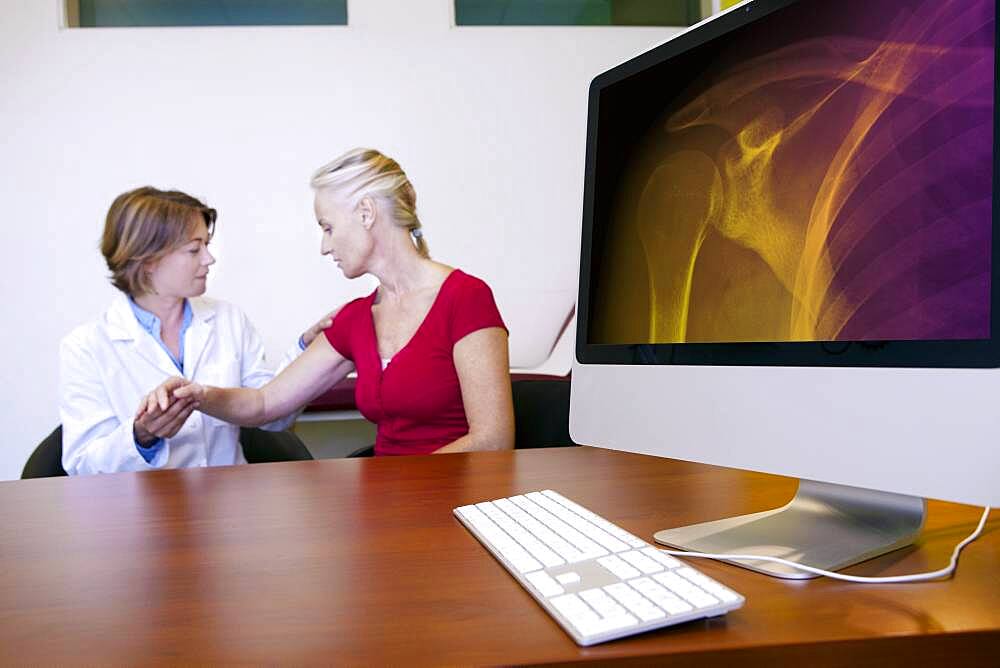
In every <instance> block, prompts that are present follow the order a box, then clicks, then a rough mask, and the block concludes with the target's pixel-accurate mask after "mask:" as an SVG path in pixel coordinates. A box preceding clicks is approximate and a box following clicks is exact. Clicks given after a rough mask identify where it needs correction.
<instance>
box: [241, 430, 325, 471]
mask: <svg viewBox="0 0 1000 668" xmlns="http://www.w3.org/2000/svg"><path fill="white" fill-rule="evenodd" d="M240 445H242V446H243V456H244V457H246V460H247V463H248V464H264V463H266V462H295V461H302V460H309V459H312V458H313V456H312V453H310V452H309V448H307V447H306V446H305V444H304V443H303V442H302V441H301V440H300V439H299V437H298V436H296V435H295V434H293V433H292V432H290V431H267V430H264V429H256V428H254V427H241V428H240Z"/></svg>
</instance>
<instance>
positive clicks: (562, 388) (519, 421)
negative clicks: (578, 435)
mask: <svg viewBox="0 0 1000 668" xmlns="http://www.w3.org/2000/svg"><path fill="white" fill-rule="evenodd" d="M569 383H570V381H569V379H561V378H560V379H553V380H515V381H513V382H512V383H511V392H512V394H513V398H514V447H515V448H518V449H522V448H547V447H558V446H565V445H577V444H576V443H574V442H573V439H572V438H570V436H569V387H570V385H569Z"/></svg>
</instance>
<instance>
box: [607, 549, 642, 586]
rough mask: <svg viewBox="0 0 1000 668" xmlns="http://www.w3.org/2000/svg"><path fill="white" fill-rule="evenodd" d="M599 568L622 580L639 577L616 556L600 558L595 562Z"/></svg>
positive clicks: (637, 573) (633, 569)
mask: <svg viewBox="0 0 1000 668" xmlns="http://www.w3.org/2000/svg"><path fill="white" fill-rule="evenodd" d="M597 563H599V564H600V565H601V566H604V567H605V568H606V569H608V570H609V571H611V572H612V573H614V574H615V575H617V576H618V577H620V578H621V579H622V580H628V579H630V578H637V577H639V575H640V573H639V571H637V570H636V569H635V568H633V567H632V566H629V565H628V564H627V563H625V562H624V561H622V560H621V559H620V558H619V557H618V555H615V554H612V555H609V556H607V557H601V558H600V559H598V560H597Z"/></svg>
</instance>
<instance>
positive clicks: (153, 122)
mask: <svg viewBox="0 0 1000 668" xmlns="http://www.w3.org/2000/svg"><path fill="white" fill-rule="evenodd" d="M61 6H62V2H61V1H60V0H0V128H2V133H3V135H2V136H3V144H2V150H0V194H2V202H3V212H4V214H5V220H4V221H3V223H4V228H3V229H4V234H3V240H4V243H3V246H2V250H0V253H2V254H3V257H4V261H3V262H2V264H0V286H2V288H0V290H2V298H3V300H2V304H0V308H2V312H3V313H4V316H3V318H4V326H3V327H2V329H0V350H2V351H3V354H4V355H5V357H6V359H7V363H6V368H7V373H6V374H5V376H6V378H5V382H4V383H3V384H2V386H0V406H2V408H0V411H2V412H0V424H2V427H0V435H2V439H0V479H12V478H16V477H18V476H19V475H20V470H21V467H22V465H23V463H24V461H25V460H26V458H27V456H28V455H29V454H30V452H31V450H32V449H33V448H34V446H35V445H36V444H37V443H38V441H39V440H40V439H41V438H42V437H43V436H44V435H45V434H47V433H48V431H49V430H51V429H52V428H53V427H54V426H55V425H56V424H57V423H58V411H57V397H56V384H57V350H58V341H59V339H60V338H61V337H62V336H63V335H64V334H65V333H66V332H68V331H69V330H70V329H71V328H72V327H73V326H74V325H76V324H78V323H80V322H83V321H85V320H87V319H90V318H92V317H94V316H95V315H97V314H98V313H99V312H100V311H101V310H102V309H103V308H104V307H105V306H106V304H107V303H108V301H109V299H110V298H111V296H112V292H113V289H112V288H111V287H110V286H109V284H108V283H107V281H106V278H105V276H106V268H105V267H104V265H103V261H102V258H101V257H100V254H99V253H98V251H97V248H96V244H97V240H98V237H99V234H100V231H101V226H102V223H103V216H104V214H105V212H106V211H107V207H108V205H109V204H110V202H111V200H112V199H113V198H114V197H115V196H116V195H117V194H118V193H120V192H122V191H124V190H126V189H129V188H132V187H135V186H139V185H145V184H151V185H156V186H159V187H171V188H179V189H182V190H186V191H188V192H191V193H192V194H195V195H197V196H201V197H204V198H205V199H207V201H208V203H209V204H210V205H211V206H214V207H216V208H217V209H218V210H219V225H218V233H217V237H216V242H215V248H214V250H215V252H216V253H217V256H218V260H219V262H218V264H217V265H216V267H215V270H214V272H213V276H212V277H211V278H210V284H209V294H210V295H213V296H216V297H219V298H222V299H226V300H230V301H233V302H235V303H237V304H239V305H240V306H242V307H243V308H244V310H246V311H247V313H248V314H249V315H250V317H251V319H252V320H253V321H254V322H255V324H256V325H257V327H258V329H260V330H261V332H262V334H263V335H264V337H265V340H266V342H267V346H268V350H269V352H270V353H271V354H272V355H274V354H277V353H278V351H280V350H282V349H283V348H284V347H285V346H286V345H288V344H289V343H291V342H292V341H293V340H294V339H295V337H296V336H297V335H298V333H299V331H300V330H301V329H302V328H303V327H304V326H305V325H307V324H308V323H309V322H310V321H312V320H313V319H315V318H316V317H318V316H319V315H321V314H322V313H323V312H324V311H325V310H327V309H329V308H331V307H334V306H336V305H338V304H340V303H342V302H344V301H346V300H347V299H349V298H352V297H354V296H357V295H360V294H363V293H366V292H368V291H370V289H371V287H372V285H373V283H372V282H371V281H370V280H368V279H359V280H357V281H353V282H349V281H347V280H345V279H344V278H343V276H342V275H341V274H340V273H339V271H338V270H337V268H336V267H335V266H334V265H333V264H332V263H331V262H329V260H326V259H325V258H321V257H320V255H319V253H318V246H319V236H318V229H317V227H316V224H315V221H314V219H313V216H312V211H311V194H310V190H309V187H308V178H309V176H310V174H311V173H312V171H313V169H315V168H316V167H318V166H319V165H321V164H323V163H324V162H326V161H327V160H329V159H330V158H332V157H334V156H335V155H337V154H338V153H340V152H341V151H343V150H346V149H348V148H351V147H353V146H357V145H367V146H372V147H376V148H379V149H381V150H383V151H385V152H386V153H388V154H389V155H391V156H393V157H395V158H397V159H398V160H399V162H400V163H401V164H402V165H403V167H404V169H406V170H407V172H408V173H409V175H410V177H411V178H412V180H413V182H414V184H415V186H416V189H417V193H418V209H419V212H420V214H421V217H422V219H423V221H424V226H425V230H426V234H427V238H428V241H429V243H430V247H431V251H432V253H433V254H434V255H435V257H437V258H439V259H441V260H443V261H446V262H449V263H452V264H455V265H458V266H461V267H462V268H464V269H466V270H467V271H469V272H471V273H474V274H476V275H479V276H481V277H483V278H484V279H485V280H487V281H488V282H489V283H490V284H491V285H493V286H494V289H495V291H496V293H497V296H498V300H499V302H500V306H501V310H502V311H503V312H504V314H505V316H506V317H507V318H508V325H509V326H510V328H511V330H512V354H513V357H514V359H513V362H514V363H515V364H516V365H519V366H527V367H530V366H534V365H536V364H538V363H540V362H542V361H543V360H544V354H547V352H548V347H549V346H550V345H551V343H552V341H550V340H547V339H548V338H549V337H551V336H552V333H551V332H548V331H542V330H546V329H548V328H550V326H549V325H547V324H545V322H546V320H545V318H546V317H548V319H549V320H554V321H555V322H556V324H555V325H552V326H558V325H559V324H561V323H562V317H561V316H557V317H554V318H553V317H551V316H549V314H550V313H551V312H552V311H553V309H568V308H569V307H570V306H571V304H572V301H573V296H574V293H575V289H576V271H577V262H578V248H579V240H578V238H579V225H580V206H581V205H580V202H581V198H582V176H583V156H584V140H585V135H586V127H585V125H586V102H587V97H586V96H587V86H588V84H589V81H590V79H591V78H592V77H593V76H594V75H595V74H597V73H599V72H601V71H602V70H604V69H607V68H608V67H610V66H613V65H615V64H617V63H618V62H620V61H622V60H624V59H626V58H628V57H630V56H631V55H634V54H635V53H637V52H639V51H641V50H644V49H645V48H647V47H648V46H650V45H652V44H654V43H656V42H659V41H662V40H663V39H664V38H666V37H668V36H669V35H671V34H673V32H675V31H673V30H671V29H651V28H455V27H453V26H452V25H451V24H452V8H451V2H450V1H449V0H351V1H350V4H349V18H350V23H351V25H350V26H348V27H276V28H191V29H184V28H164V29H153V28H142V29H78V30H67V29H62V28H60V24H61V22H62V9H61ZM533 309H538V310H539V312H538V313H537V314H533V312H532V311H533ZM561 350H563V352H562V353H561V354H562V355H564V356H566V359H565V360H559V361H557V362H558V364H557V365H556V366H560V365H562V366H564V367H565V370H568V368H569V362H570V358H569V355H570V354H571V348H566V347H562V348H561ZM538 351H544V353H542V357H539V352H538ZM550 366H551V362H550Z"/></svg>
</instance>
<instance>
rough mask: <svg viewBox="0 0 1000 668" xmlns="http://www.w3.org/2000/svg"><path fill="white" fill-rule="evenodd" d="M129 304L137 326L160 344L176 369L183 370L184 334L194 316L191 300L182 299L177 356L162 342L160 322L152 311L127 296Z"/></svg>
mask: <svg viewBox="0 0 1000 668" xmlns="http://www.w3.org/2000/svg"><path fill="white" fill-rule="evenodd" d="M128 303H129V306H131V307H132V312H133V313H134V314H135V319H136V320H137V321H138V322H139V326H140V327H142V328H143V329H144V330H146V332H148V333H149V335H150V336H152V337H153V339H154V340H155V341H156V342H157V343H158V344H160V347H161V348H163V351H164V352H165V353H167V357H169V358H170V361H171V362H173V363H174V366H176V367H177V370H178V371H180V372H181V373H183V372H184V334H185V333H186V332H187V330H188V327H189V326H190V325H191V320H192V318H193V317H194V312H193V311H192V310H191V301H190V300H188V299H185V300H184V316H183V320H182V321H181V331H180V350H179V351H178V352H179V353H180V356H179V357H174V355H173V353H171V352H170V349H169V348H167V344H165V343H164V342H163V334H162V323H161V322H160V319H159V318H158V317H157V316H156V314H154V313H150V312H149V311H147V310H146V309H144V308H142V307H141V306H139V305H138V304H136V303H135V300H134V299H132V298H131V297H129V299H128Z"/></svg>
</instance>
